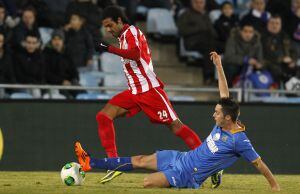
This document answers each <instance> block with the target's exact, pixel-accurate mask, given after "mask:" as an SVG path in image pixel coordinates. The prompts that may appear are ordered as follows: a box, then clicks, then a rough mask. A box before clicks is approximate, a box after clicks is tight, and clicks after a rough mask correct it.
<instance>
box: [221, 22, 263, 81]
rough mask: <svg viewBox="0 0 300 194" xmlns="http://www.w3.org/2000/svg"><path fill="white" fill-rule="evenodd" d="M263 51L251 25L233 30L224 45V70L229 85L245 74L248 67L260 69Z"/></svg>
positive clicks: (244, 24)
mask: <svg viewBox="0 0 300 194" xmlns="http://www.w3.org/2000/svg"><path fill="white" fill-rule="evenodd" d="M262 59H263V50H262V45H261V41H260V36H259V34H258V33H256V32H255V30H254V27H253V25H252V24H249V23H243V24H241V27H240V28H236V29H233V30H232V32H231V34H230V37H229V39H228V41H227V43H226V47H225V55H224V70H225V74H226V78H227V80H228V82H229V85H230V86H232V83H233V81H234V79H235V78H236V77H237V76H239V75H240V74H242V73H245V72H244V71H246V70H247V69H248V66H250V67H252V68H253V69H261V68H262V63H261V62H262Z"/></svg>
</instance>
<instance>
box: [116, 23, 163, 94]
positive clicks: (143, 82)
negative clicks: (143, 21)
mask: <svg viewBox="0 0 300 194" xmlns="http://www.w3.org/2000/svg"><path fill="white" fill-rule="evenodd" d="M126 27H127V28H125V30H124V31H123V33H122V34H121V35H120V36H119V44H120V49H125V50H127V49H131V48H135V47H138V48H139V49H140V53H141V54H140V57H139V59H138V60H130V59H126V58H123V57H121V61H122V63H123V70H124V72H125V76H126V78H127V81H128V86H129V89H130V90H131V93H132V94H139V93H143V92H147V91H149V90H150V89H151V88H155V87H158V86H162V83H161V81H160V80H159V79H158V77H156V75H155V73H154V71H153V64H152V59H151V52H150V49H149V47H148V43H147V40H146V37H145V36H144V34H143V33H142V31H141V30H140V29H138V28H137V27H135V26H132V25H131V26H129V25H126Z"/></svg>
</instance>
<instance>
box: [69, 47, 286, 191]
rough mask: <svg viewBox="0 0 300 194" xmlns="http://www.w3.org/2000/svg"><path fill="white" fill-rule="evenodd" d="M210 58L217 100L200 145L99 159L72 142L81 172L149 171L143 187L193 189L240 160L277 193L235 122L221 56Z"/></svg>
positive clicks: (235, 107)
mask: <svg viewBox="0 0 300 194" xmlns="http://www.w3.org/2000/svg"><path fill="white" fill-rule="evenodd" d="M211 59H212V60H213V62H214V64H215V66H216V69H217V72H218V78H219V79H218V80H219V81H218V82H219V90H220V97H221V99H220V100H219V102H218V104H217V105H216V106H215V110H214V114H213V118H214V120H215V122H216V125H215V126H214V128H213V129H212V131H211V133H210V134H209V136H208V137H207V138H206V139H205V141H204V142H203V144H201V145H200V146H199V147H197V148H196V149H194V150H191V151H188V152H179V151H175V150H162V151H157V152H156V153H154V154H151V155H140V156H132V157H120V158H102V159H99V158H93V157H91V156H90V155H89V154H87V153H86V152H85V151H84V150H83V149H82V147H81V144H80V143H79V142H76V143H75V153H76V156H77V158H78V161H79V163H80V164H81V166H82V169H83V170H84V171H89V170H92V169H93V168H99V169H111V170H112V169H113V170H120V171H131V170H133V169H138V168H141V169H149V170H154V171H157V172H155V173H152V174H149V175H148V176H147V177H146V178H145V179H144V187H176V188H194V189H197V188H199V187H200V186H201V185H202V183H203V182H204V181H205V180H206V179H207V178H208V177H209V176H211V175H213V174H214V173H216V172H220V171H221V170H223V169H225V168H228V167H229V166H231V165H232V164H234V163H235V162H236V161H237V160H238V159H239V158H240V157H242V158H244V159H245V160H247V161H248V162H249V163H251V164H252V165H253V166H255V167H256V168H257V170H258V171H259V172H260V173H261V174H262V175H263V176H264V177H265V178H266V180H267V181H268V182H269V185H270V187H271V190H272V191H280V186H279V184H278V183H277V181H276V179H275V177H274V176H273V174H272V172H271V171H270V170H269V168H268V166H267V165H266V164H265V163H264V162H263V160H262V159H261V157H260V156H259V155H258V154H257V152H256V151H255V149H254V148H253V146H252V144H251V142H250V140H249V139H248V137H247V135H246V133H245V126H244V125H243V124H242V123H241V122H240V121H238V116H239V114H240V108H239V105H238V103H237V102H235V101H234V100H232V99H231V98H229V90H228V86H227V81H226V78H225V74H224V71H223V67H222V63H221V57H220V56H219V55H218V54H217V53H216V52H212V53H211Z"/></svg>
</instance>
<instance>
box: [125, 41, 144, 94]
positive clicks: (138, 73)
mask: <svg viewBox="0 0 300 194" xmlns="http://www.w3.org/2000/svg"><path fill="white" fill-rule="evenodd" d="M123 47H124V49H128V44H127V42H126V39H124V42H123ZM125 63H129V64H130V67H131V69H132V70H133V72H134V74H135V75H136V76H137V78H138V80H139V82H140V84H141V87H142V92H146V91H148V90H149V84H148V82H147V79H146V78H145V77H144V76H143V75H142V72H141V71H140V69H139V68H138V65H137V63H136V62H135V61H133V60H126V59H125ZM123 66H125V64H124V65H123ZM126 71H127V70H126ZM126 75H129V76H130V77H131V79H132V82H130V83H129V84H130V86H131V87H132V93H133V94H137V88H136V86H135V84H134V80H133V78H132V76H131V75H130V74H129V72H128V71H127V74H126ZM133 88H135V90H133Z"/></svg>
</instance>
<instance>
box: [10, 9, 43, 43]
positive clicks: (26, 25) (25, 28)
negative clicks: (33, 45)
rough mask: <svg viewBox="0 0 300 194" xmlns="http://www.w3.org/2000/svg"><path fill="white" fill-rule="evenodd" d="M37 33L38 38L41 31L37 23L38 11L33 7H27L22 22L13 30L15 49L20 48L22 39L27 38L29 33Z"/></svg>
mask: <svg viewBox="0 0 300 194" xmlns="http://www.w3.org/2000/svg"><path fill="white" fill-rule="evenodd" d="M29 33H31V34H36V35H37V36H38V38H39V37H40V33H39V30H38V26H37V23H36V11H35V9H34V8H33V7H27V8H26V9H24V11H23V14H22V21H21V23H20V24H19V25H18V26H16V27H15V28H14V30H13V35H12V46H13V48H14V49H19V48H20V47H21V44H22V40H25V36H26V35H27V34H29Z"/></svg>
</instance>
